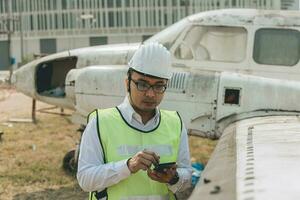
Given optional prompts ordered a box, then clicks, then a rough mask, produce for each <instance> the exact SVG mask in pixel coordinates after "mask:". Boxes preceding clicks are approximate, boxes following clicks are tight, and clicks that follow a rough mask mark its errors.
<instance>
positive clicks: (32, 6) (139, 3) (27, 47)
mask: <svg viewBox="0 0 300 200" xmlns="http://www.w3.org/2000/svg"><path fill="white" fill-rule="evenodd" d="M285 1H286V2H287V3H286V4H284V3H283V2H285ZM285 1H284V0H283V1H281V0H126V1H125V0H0V70H7V69H8V68H9V66H10V63H11V64H13V63H21V62H22V60H23V61H24V62H25V61H26V60H28V59H31V58H32V57H33V55H34V54H51V53H55V52H59V51H63V50H67V49H73V48H79V47H85V46H92V45H101V44H113V43H124V42H140V41H142V40H145V39H147V38H148V37H150V36H151V35H153V34H155V33H156V32H158V31H160V30H162V29H163V28H165V27H167V26H169V25H171V24H173V23H174V22H176V21H178V20H180V19H182V18H183V17H185V16H187V15H190V14H193V13H197V12H201V11H205V10H212V9H220V8H259V9H281V7H283V8H284V9H288V8H290V7H294V6H296V5H299V2H298V4H296V3H295V2H296V0H285ZM8 30H10V31H8ZM9 55H10V56H9ZM9 57H10V58H13V59H9Z"/></svg>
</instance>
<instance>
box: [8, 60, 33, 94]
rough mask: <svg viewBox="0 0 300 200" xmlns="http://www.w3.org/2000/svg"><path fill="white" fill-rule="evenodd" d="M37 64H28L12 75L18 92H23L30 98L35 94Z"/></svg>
mask: <svg viewBox="0 0 300 200" xmlns="http://www.w3.org/2000/svg"><path fill="white" fill-rule="evenodd" d="M34 76H35V64H34V63H28V64H26V65H24V66H22V67H21V68H19V69H18V70H16V71H14V73H13V74H12V79H11V81H12V84H13V85H14V86H15V87H16V88H17V90H18V91H20V92H23V93H24V94H26V95H28V96H34V94H35V92H34V91H35V84H34V81H35V79H34Z"/></svg>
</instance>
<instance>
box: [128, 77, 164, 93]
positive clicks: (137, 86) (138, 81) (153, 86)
mask: <svg viewBox="0 0 300 200" xmlns="http://www.w3.org/2000/svg"><path fill="white" fill-rule="evenodd" d="M130 80H131V81H132V82H133V83H134V84H135V86H136V88H137V90H138V91H140V92H147V91H149V90H150V89H151V88H152V91H153V92H155V93H158V94H163V93H164V92H165V91H166V89H167V84H164V85H160V84H154V85H151V84H149V83H147V82H145V81H140V80H133V79H130ZM139 83H143V84H145V85H146V87H147V89H145V90H143V89H141V88H139ZM155 86H161V87H162V88H164V89H163V90H162V91H157V90H155Z"/></svg>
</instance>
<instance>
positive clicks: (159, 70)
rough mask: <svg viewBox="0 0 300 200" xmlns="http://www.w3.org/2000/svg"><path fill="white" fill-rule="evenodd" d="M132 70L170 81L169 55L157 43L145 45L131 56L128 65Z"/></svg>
mask: <svg viewBox="0 0 300 200" xmlns="http://www.w3.org/2000/svg"><path fill="white" fill-rule="evenodd" d="M128 65H129V68H132V69H133V70H135V71H137V72H140V73H143V74H146V75H150V76H154V77H158V78H164V79H170V78H171V76H172V71H171V54H170V52H169V51H168V50H167V49H166V48H165V47H164V46H163V45H161V44H159V43H146V44H144V45H142V46H141V47H140V48H139V49H138V50H137V51H136V52H135V53H134V55H133V57H132V58H131V60H130V61H129V63H128Z"/></svg>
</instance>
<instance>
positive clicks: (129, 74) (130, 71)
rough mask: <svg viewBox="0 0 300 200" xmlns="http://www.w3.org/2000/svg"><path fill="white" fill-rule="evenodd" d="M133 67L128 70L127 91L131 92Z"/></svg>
mask: <svg viewBox="0 0 300 200" xmlns="http://www.w3.org/2000/svg"><path fill="white" fill-rule="evenodd" d="M132 72H133V69H132V68H129V69H128V71H127V79H128V86H127V92H128V93H130V82H131V75H132Z"/></svg>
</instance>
